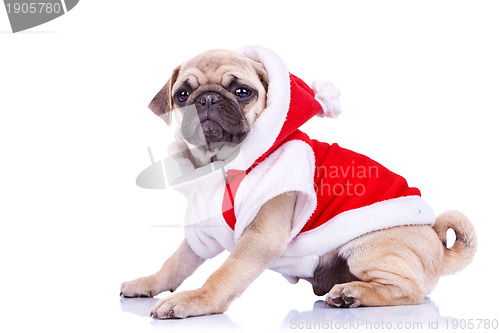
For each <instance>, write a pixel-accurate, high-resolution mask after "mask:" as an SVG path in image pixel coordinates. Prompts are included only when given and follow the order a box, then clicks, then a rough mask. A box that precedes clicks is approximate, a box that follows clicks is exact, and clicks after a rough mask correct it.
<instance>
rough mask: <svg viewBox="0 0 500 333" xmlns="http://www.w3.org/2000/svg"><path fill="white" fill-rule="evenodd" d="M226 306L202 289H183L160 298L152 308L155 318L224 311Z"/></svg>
mask: <svg viewBox="0 0 500 333" xmlns="http://www.w3.org/2000/svg"><path fill="white" fill-rule="evenodd" d="M225 310H226V306H223V305H221V304H218V302H217V301H216V300H215V297H213V296H212V295H211V294H210V293H207V292H203V291H202V290H201V289H197V290H191V291H182V292H179V293H177V294H174V295H172V296H169V297H167V298H164V299H162V300H160V301H159V302H158V303H156V305H155V306H154V307H153V309H152V310H151V313H150V316H151V317H153V318H155V319H169V318H186V317H195V316H203V315H209V314H217V313H222V312H224V311H225Z"/></svg>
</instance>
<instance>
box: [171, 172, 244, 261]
mask: <svg viewBox="0 0 500 333" xmlns="http://www.w3.org/2000/svg"><path fill="white" fill-rule="evenodd" d="M211 167H212V166H211V165H210V166H205V167H203V168H199V169H196V171H195V172H193V173H191V174H189V175H187V176H186V177H181V179H180V180H182V182H178V183H177V184H175V185H173V188H174V189H176V190H178V191H179V192H181V193H182V194H184V196H185V197H186V199H187V201H188V207H187V209H186V215H185V217H184V234H185V237H186V240H187V242H188V244H189V246H190V247H191V248H192V249H193V251H194V252H195V253H196V254H197V255H198V256H200V257H202V258H204V259H209V258H212V257H214V256H216V255H217V254H219V253H221V252H222V251H223V250H224V249H228V250H231V249H233V247H234V242H233V237H232V236H233V230H231V228H229V226H228V225H227V223H226V221H225V220H224V218H223V217H222V213H221V207H222V200H223V198H224V192H225V188H226V187H225V179H224V173H223V170H222V169H221V168H219V169H217V170H214V171H211Z"/></svg>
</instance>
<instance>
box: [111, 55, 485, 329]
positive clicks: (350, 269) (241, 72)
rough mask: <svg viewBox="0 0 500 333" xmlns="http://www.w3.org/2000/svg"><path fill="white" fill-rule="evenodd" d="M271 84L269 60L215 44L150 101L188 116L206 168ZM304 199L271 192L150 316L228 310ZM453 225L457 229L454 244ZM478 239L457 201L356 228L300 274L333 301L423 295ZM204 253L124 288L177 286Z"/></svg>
mask: <svg viewBox="0 0 500 333" xmlns="http://www.w3.org/2000/svg"><path fill="white" fill-rule="evenodd" d="M268 84H269V77H268V73H267V72H266V69H265V68H264V66H263V65H262V64H261V63H260V62H257V61H255V60H252V59H250V58H249V57H246V56H243V55H241V54H237V53H234V52H230V51H224V50H213V51H208V52H206V53H203V54H201V55H199V56H197V57H195V58H194V59H192V60H190V61H188V62H186V63H184V64H183V65H181V66H179V67H177V68H176V69H175V70H174V71H173V73H172V76H171V77H170V79H169V80H168V82H167V83H166V84H165V86H164V87H163V88H162V89H161V90H160V92H159V93H158V94H157V95H156V96H155V98H154V99H153V100H152V102H151V104H150V109H151V110H152V111H153V112H154V113H155V114H156V115H158V116H160V117H161V118H162V119H164V120H165V121H166V122H167V124H169V125H170V124H171V121H172V116H173V115H175V117H176V119H177V122H178V123H179V124H180V128H179V131H178V134H177V143H178V146H180V147H184V148H185V149H184V150H183V151H184V153H183V154H184V155H183V157H184V158H186V159H188V160H189V161H190V162H191V163H192V165H193V166H194V167H195V168H199V167H203V166H206V165H208V164H210V163H213V162H214V161H223V160H225V159H227V158H228V156H229V155H231V154H232V153H234V151H235V150H237V149H238V147H239V146H240V145H241V144H242V142H244V141H245V139H246V138H247V136H248V135H249V133H250V132H251V131H252V129H253V127H254V123H255V121H256V119H258V118H259V117H261V116H262V112H265V110H266V101H267V93H268ZM186 109H190V110H191V111H192V112H191V114H189V113H188V112H186ZM193 148H196V149H193ZM181 150H182V149H181ZM296 205H298V194H297V193H296V192H294V191H289V192H286V193H283V194H280V195H278V196H276V197H274V198H272V199H270V200H269V201H267V202H266V203H265V204H264V205H263V206H262V207H261V208H260V210H259V211H258V214H257V215H256V216H255V218H254V219H253V220H252V222H251V223H250V224H249V225H248V226H247V227H246V228H245V229H244V231H243V232H242V234H241V237H240V238H239V239H238V242H237V243H236V244H235V246H234V248H232V250H231V254H230V255H229V257H228V259H227V260H226V261H225V262H224V263H223V265H222V266H221V267H220V268H219V269H218V270H216V271H215V272H214V273H213V274H212V275H211V276H210V277H209V278H208V279H207V280H206V282H205V283H204V284H203V285H202V286H201V287H200V288H199V289H196V290H192V291H182V292H178V293H175V294H172V295H170V296H169V297H166V298H165V299H162V300H160V301H159V302H158V303H157V304H156V305H155V306H154V307H153V309H152V310H151V317H153V318H158V319H165V318H186V317H191V316H200V315H209V314H217V313H222V312H224V311H225V310H226V309H227V308H228V307H229V305H230V303H231V301H232V300H233V299H235V298H236V297H238V296H239V295H240V294H241V293H242V292H243V291H244V290H245V289H246V288H247V287H248V286H249V285H250V283H252V281H253V280H255V279H256V278H257V277H258V276H259V275H260V274H261V273H262V272H263V271H264V270H265V269H266V268H268V267H269V266H270V265H271V264H272V263H273V262H275V260H276V259H277V258H279V257H280V256H281V255H282V254H283V253H284V252H285V250H286V249H287V247H288V246H289V242H290V239H289V238H290V230H291V229H292V220H293V219H294V209H295V207H296ZM448 229H453V230H454V231H455V233H456V235H457V237H456V241H455V244H454V245H453V246H452V247H451V248H449V249H448V248H447V247H446V246H447V244H446V231H447V230H448ZM325 237H326V236H325ZM476 244H477V240H476V235H475V232H474V228H473V227H472V224H471V223H470V222H469V221H468V219H467V218H466V217H465V216H464V215H463V214H461V213H459V212H456V211H450V212H446V213H444V214H442V215H440V216H439V217H437V219H436V221H435V223H434V225H433V226H431V225H404V226H396V227H393V228H387V229H384V230H376V231H372V232H369V233H366V234H363V235H361V236H359V237H356V238H355V239H353V240H350V241H348V242H347V243H345V244H343V245H341V246H339V247H337V248H335V249H333V250H332V251H329V252H328V253H325V254H322V255H321V256H320V257H319V261H318V263H317V265H316V267H315V270H314V274H313V275H312V276H308V277H300V276H299V277H298V278H304V279H306V280H307V281H309V282H310V283H311V284H312V286H313V290H314V292H315V293H316V294H317V295H324V294H327V296H326V300H325V302H326V304H328V305H330V306H332V307H357V306H390V305H409V304H418V303H420V302H422V301H423V299H424V297H425V296H426V295H427V294H428V293H429V292H430V291H431V290H432V289H433V287H434V286H435V285H436V283H437V281H438V279H439V277H440V276H441V275H443V274H452V273H454V272H456V271H458V270H460V269H462V268H464V267H465V266H467V265H468V264H469V263H470V262H471V260H472V258H473V256H474V254H475V251H476ZM205 260H206V259H205V258H203V257H202V256H200V255H199V254H197V252H196V251H195V250H194V249H193V247H192V246H191V245H190V244H189V242H188V241H187V240H186V239H185V240H184V241H183V242H182V244H181V245H180V246H179V248H178V249H177V251H176V252H175V253H174V254H173V255H172V256H171V257H170V258H169V259H168V260H167V261H166V262H165V263H164V264H163V266H162V268H161V269H160V270H159V271H158V272H157V273H155V274H152V275H150V276H146V277H142V278H138V279H136V280H132V281H128V282H124V283H123V284H122V285H121V293H120V295H121V296H123V297H153V296H155V295H157V294H159V293H161V292H164V291H171V292H173V291H174V290H176V289H177V287H179V285H180V284H181V283H182V282H183V281H184V280H185V279H186V278H187V277H188V276H190V275H191V274H192V273H193V272H194V271H195V270H196V268H197V267H199V266H200V265H201V264H202V263H203V262H204V261H205Z"/></svg>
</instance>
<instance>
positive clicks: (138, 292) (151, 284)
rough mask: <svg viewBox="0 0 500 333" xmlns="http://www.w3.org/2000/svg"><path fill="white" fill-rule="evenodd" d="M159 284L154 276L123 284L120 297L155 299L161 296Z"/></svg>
mask: <svg viewBox="0 0 500 333" xmlns="http://www.w3.org/2000/svg"><path fill="white" fill-rule="evenodd" d="M160 292H161V290H158V282H157V279H156V278H155V277H154V276H146V277H142V278H138V279H135V280H132V281H127V282H123V283H122V285H121V290H120V296H123V297H153V296H155V295H157V294H159V293H160Z"/></svg>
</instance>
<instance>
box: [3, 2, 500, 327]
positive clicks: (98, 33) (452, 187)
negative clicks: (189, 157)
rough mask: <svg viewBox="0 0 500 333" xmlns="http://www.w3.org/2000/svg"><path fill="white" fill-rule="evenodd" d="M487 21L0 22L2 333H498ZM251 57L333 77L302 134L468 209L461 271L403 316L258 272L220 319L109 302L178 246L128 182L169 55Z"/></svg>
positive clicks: (165, 217)
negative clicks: (434, 327)
mask: <svg viewBox="0 0 500 333" xmlns="http://www.w3.org/2000/svg"><path fill="white" fill-rule="evenodd" d="M498 17H499V8H498V5H497V4H496V2H495V1H468V2H464V1H418V2H417V1H412V2H407V1H365V2H363V1H344V2H334V1H302V2H293V1H275V2H271V1H266V2H264V1H247V2H236V1H234V2H233V1H218V2H211V1H184V2H181V1H176V2H173V1H172V2H171V1H159V0H158V1H80V3H79V4H78V5H77V6H76V7H75V8H74V9H73V10H72V11H70V12H69V13H68V14H66V15H64V16H62V17H60V18H58V19H56V20H54V21H52V22H49V23H47V24H44V25H42V26H39V27H35V28H33V29H31V30H28V31H26V32H23V33H17V34H12V33H11V32H10V26H9V23H8V19H7V15H6V13H5V11H4V10H3V8H0V145H1V146H0V147H1V163H0V168H1V169H0V171H1V172H0V196H1V201H0V205H1V206H0V221H1V229H0V230H1V231H0V235H1V241H0V247H1V248H0V250H1V252H0V255H1V271H2V272H1V273H0V282H1V284H0V287H1V289H0V290H1V296H2V301H1V302H0V307H1V315H0V316H1V319H0V327H2V328H1V330H2V331H4V332H27V331H41V330H46V331H50V332H67V331H76V332H83V331H85V332H88V331H89V330H93V331H110V330H113V331H121V332H127V331H131V332H132V331H135V332H137V331H141V332H144V331H148V330H151V329H160V330H165V331H172V329H174V330H179V331H184V330H193V331H200V330H207V329H211V328H213V329H216V330H219V329H221V328H228V329H230V330H231V331H237V329H239V330H240V331H255V330H259V331H273V330H275V329H277V328H279V327H281V328H290V327H291V328H294V327H293V325H294V324H293V323H295V325H296V327H297V326H298V325H299V324H298V322H302V323H303V324H304V325H307V323H323V322H325V321H326V322H328V321H329V320H333V321H334V322H336V323H350V322H352V321H357V320H365V321H369V320H371V321H372V322H374V323H375V324H377V323H378V324H379V325H380V324H381V322H382V321H384V322H385V323H387V322H393V323H396V322H399V321H402V322H413V321H416V322H421V323H423V328H424V329H426V328H429V327H428V325H429V320H431V321H434V320H436V319H439V320H440V325H441V326H440V327H441V328H444V326H443V325H445V321H446V320H450V322H449V323H450V324H451V319H452V318H457V319H500V315H499V314H498V305H497V304H496V303H497V299H498V298H499V296H500V295H499V288H498V282H497V279H496V277H495V275H496V271H497V270H496V269H495V268H496V266H498V254H499V250H498V246H499V242H498V240H497V239H498V237H499V235H498V234H499V224H500V221H499V217H498V213H497V211H496V208H497V207H498V204H499V199H500V198H499V194H498V188H499V186H500V182H499V177H498V170H499V164H500V162H499V161H500V159H499V158H498V144H499V142H500V140H499V139H500V134H499V131H498V125H499V119H500V118H499V114H500V98H499V91H500V62H499V59H500V50H499V43H498V40H500V38H499V32H500V20H499V19H498ZM248 44H259V45H263V46H267V47H269V48H271V49H273V50H274V51H276V52H277V53H278V54H280V55H281V56H282V57H283V59H284V60H285V61H286V63H287V64H288V67H289V69H290V71H291V72H292V73H294V74H295V75H297V76H299V77H301V78H302V79H304V80H305V81H306V82H309V83H311V81H312V80H313V79H329V80H331V81H333V82H334V83H335V84H336V85H337V86H338V87H339V88H340V89H341V91H342V96H341V104H342V108H343V110H344V112H343V114H342V115H341V116H340V117H339V118H337V119H334V120H328V119H319V118H318V119H313V120H311V121H310V122H309V123H308V124H307V125H306V126H304V130H305V131H306V132H307V133H309V134H310V135H311V136H312V137H315V138H317V139H320V140H323V141H327V142H338V143H339V144H341V145H342V146H344V147H346V148H349V149H352V150H355V151H358V152H361V153H364V154H366V155H368V156H370V157H372V158H374V159H376V160H378V161H379V162H381V163H382V164H384V165H385V166H387V167H389V168H390V169H392V170H393V171H395V172H397V173H399V174H402V175H403V176H405V177H406V178H407V180H408V182H409V183H410V185H412V186H417V187H419V188H420V189H421V191H422V195H423V198H424V199H425V200H426V201H427V202H429V203H430V204H431V206H432V207H433V208H434V209H435V211H436V213H440V212H442V211H444V210H447V209H459V210H461V211H462V212H464V213H465V214H466V215H468V216H469V218H470V219H471V220H472V222H473V223H474V225H475V227H476V231H477V233H478V237H479V251H478V252H477V256H476V259H475V261H474V262H473V264H472V265H470V266H469V267H468V268H466V269H465V270H464V271H462V272H460V273H458V274H456V275H454V276H451V277H444V278H442V279H441V280H440V282H439V284H438V285H437V287H436V288H435V290H434V291H433V292H432V293H431V295H430V297H429V299H427V300H426V302H425V303H424V304H423V305H420V306H415V307H399V308H378V309H368V308H364V309H353V310H349V309H327V308H325V307H324V306H323V305H322V303H321V302H318V303H316V305H315V301H318V300H322V298H321V297H316V296H315V295H314V294H313V293H312V290H311V288H310V286H309V285H308V283H307V282H304V281H301V282H299V284H297V285H290V284H288V282H286V281H285V280H284V279H283V278H281V276H280V275H279V274H276V273H274V272H265V273H264V274H263V275H262V276H261V277H260V278H259V279H258V280H257V281H256V282H255V283H254V284H253V285H252V286H251V287H250V289H249V290H247V291H246V292H245V293H244V294H243V296H242V297H240V298H239V299H237V300H236V301H235V302H234V303H233V305H232V306H231V308H230V309H229V310H228V311H227V312H226V314H224V315H218V316H211V317H203V318H194V319H188V320H183V321H179V320H173V321H172V320H170V321H153V320H151V319H149V318H148V317H147V314H148V313H149V309H150V307H151V306H152V305H153V303H154V302H155V300H148V299H140V300H120V298H119V296H118V295H119V286H120V283H121V282H122V281H124V280H129V279H132V278H135V277H138V276H141V275H145V274H149V273H152V272H154V271H155V270H156V269H158V268H159V267H160V266H161V264H162V263H163V261H164V260H165V259H166V258H167V257H168V255H169V254H171V253H172V252H173V251H174V250H175V248H176V247H177V245H178V244H179V243H180V242H181V240H182V237H183V231H182V228H181V227H180V225H181V223H182V219H183V213H184V208H185V202H184V199H183V198H182V196H181V195H180V194H178V193H175V192H174V191H172V190H167V191H163V190H144V189H141V188H139V187H137V186H136V185H135V177H136V176H137V174H138V173H139V172H140V171H142V170H143V169H144V168H145V167H147V166H148V165H149V163H150V162H149V156H148V153H147V147H152V149H153V153H154V154H155V155H156V156H162V154H164V148H165V147H166V146H167V144H168V142H169V141H170V140H171V139H172V135H173V129H172V128H167V127H166V125H165V124H164V123H163V122H162V121H161V120H160V119H158V118H156V117H155V116H154V115H153V114H152V113H151V112H150V111H149V110H148V109H147V105H148V103H149V101H150V100H151V99H152V97H153V96H154V95H155V94H156V92H157V91H158V90H159V89H160V88H161V86H162V85H163V84H164V83H165V82H166V80H167V79H168V77H169V75H170V73H171V70H172V69H173V68H174V67H175V66H176V65H178V64H179V63H181V62H182V61H185V60H187V59H189V58H190V57H193V56H194V55H196V54H198V53H200V52H202V51H205V50H207V49H212V48H226V49H237V48H239V47H241V46H244V45H248ZM223 260H224V255H222V256H221V257H220V258H216V259H214V260H213V261H211V262H208V263H206V264H204V265H203V266H202V267H201V268H200V270H199V271H197V272H196V273H195V275H194V276H192V277H191V278H189V279H188V280H187V281H186V282H185V284H183V285H182V287H181V288H180V290H186V289H193V288H196V287H199V286H200V285H201V284H202V283H203V281H204V279H205V278H206V277H207V276H208V275H209V274H210V273H211V272H212V271H213V270H215V269H216V268H217V267H218V265H220V264H221V262H222V261H223ZM162 296H164V295H162ZM313 306H315V310H314V311H312V310H313ZM291 323H292V324H291ZM474 324H475V325H476V327H477V325H478V324H479V322H478V321H475V322H474ZM350 328H351V329H352V328H353V327H350ZM360 328H363V327H362V326H361V327H357V329H360ZM6 329H7V330H6ZM354 329H356V327H354Z"/></svg>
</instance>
